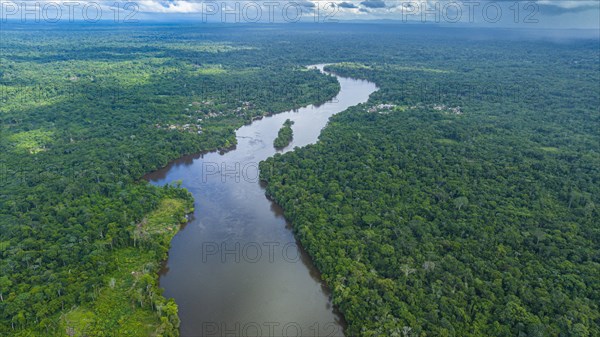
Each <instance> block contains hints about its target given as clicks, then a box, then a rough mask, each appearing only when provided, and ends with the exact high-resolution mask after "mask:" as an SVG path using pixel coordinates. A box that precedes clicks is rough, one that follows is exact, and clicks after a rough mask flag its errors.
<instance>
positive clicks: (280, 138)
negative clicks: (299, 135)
mask: <svg viewBox="0 0 600 337" xmlns="http://www.w3.org/2000/svg"><path fill="white" fill-rule="evenodd" d="M292 125H294V122H293V121H291V120H289V119H286V120H285V122H284V123H283V126H282V127H281V129H279V133H278V134H277V138H275V141H274V142H273V145H274V146H275V148H276V149H283V148H284V147H286V146H288V145H290V143H291V142H292V139H293V138H294V131H292Z"/></svg>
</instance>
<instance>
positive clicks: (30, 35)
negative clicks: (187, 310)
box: [0, 22, 600, 336]
mask: <svg viewBox="0 0 600 337" xmlns="http://www.w3.org/2000/svg"><path fill="white" fill-rule="evenodd" d="M323 62H348V63H344V64H340V65H339V66H336V67H334V68H332V69H333V70H335V71H336V72H339V73H341V74H344V75H349V76H357V77H363V78H369V79H371V80H373V81H375V82H377V84H378V85H379V86H380V87H381V90H380V91H379V92H377V93H376V94H374V95H373V97H372V99H371V101H370V102H369V104H368V105H365V106H361V107H358V108H356V109H351V110H350V111H348V112H346V113H343V114H341V115H340V116H338V117H336V118H334V120H333V121H332V123H331V125H330V127H329V128H327V129H326V131H325V134H324V135H323V137H322V139H321V140H322V141H321V143H319V144H318V145H316V146H311V147H309V148H307V149H303V150H301V151H300V152H298V153H290V154H287V155H285V156H282V157H277V158H276V159H275V160H272V161H269V162H268V163H267V164H266V165H267V166H266V168H265V169H264V170H263V173H264V175H263V178H264V179H266V180H268V181H269V193H270V194H272V195H273V196H274V197H275V198H276V200H277V201H278V202H280V203H281V204H282V205H283V206H284V207H285V209H286V212H287V215H288V217H289V218H290V219H292V221H293V223H294V226H295V228H296V230H297V232H298V235H299V237H300V238H301V240H302V242H303V243H304V244H305V245H306V247H307V249H308V251H309V252H310V254H311V255H312V256H313V258H314V259H315V261H316V263H317V265H318V267H319V268H320V269H321V270H322V271H323V273H324V277H325V280H326V281H327V282H328V283H329V284H330V285H331V287H332V288H333V291H334V299H335V302H336V304H338V305H339V307H340V308H341V309H342V311H343V312H344V314H345V315H346V318H347V320H348V322H349V324H350V326H349V330H348V333H349V334H350V335H377V334H379V335H392V334H393V333H398V332H397V331H403V330H402V329H410V331H411V332H410V333H411V334H412V335H425V334H428V335H443V334H446V335H456V336H460V335H469V334H470V335H478V334H479V335H481V334H488V335H502V334H504V335H507V336H508V335H514V334H517V333H522V334H528V335H531V336H535V335H536V334H538V335H543V334H548V335H560V334H562V335H565V336H586V335H587V336H593V335H597V334H598V325H599V315H598V306H597V303H598V301H599V298H598V290H599V289H598V282H594V280H597V279H599V277H600V275H598V270H599V268H598V251H599V249H598V248H599V247H598V239H599V237H598V236H599V233H598V223H597V218H598V208H597V207H598V206H597V205H598V204H599V201H598V195H599V193H598V192H599V191H598V186H599V181H598V180H599V173H598V167H600V165H599V164H600V163H599V157H598V132H597V127H598V123H599V116H598V106H599V98H598V95H599V93H598V88H597V83H598V80H599V75H598V71H599V68H598V67H599V63H598V54H597V41H589V40H574V41H549V40H547V39H545V38H532V39H529V40H523V41H522V40H519V39H516V38H515V34H513V33H511V32H510V31H508V32H507V31H499V30H498V31H496V30H489V31H481V32H478V33H477V34H476V35H473V34H472V33H471V31H469V30H461V29H446V30H442V29H436V28H428V27H419V28H414V27H406V26H394V25H366V24H365V25H347V24H340V25H308V24H302V25H282V26H278V25H252V26H244V25H231V26H228V25H208V24H206V25H196V26H179V25H158V26H153V25H141V24H140V25H130V26H127V27H123V26H116V27H115V26H111V25H104V24H94V25H79V24H76V23H73V24H64V25H29V26H22V25H17V24H6V23H4V22H3V23H2V27H1V28H0V100H1V102H2V103H1V104H0V187H1V190H0V191H1V192H0V335H63V334H65V323H68V322H67V321H69V320H70V319H75V320H79V321H86V320H90V319H91V318H90V317H94V316H98V315H99V316H105V317H103V318H105V319H104V320H101V323H102V324H100V323H98V324H96V325H93V326H92V327H91V328H93V329H95V330H93V331H94V333H95V335H98V336H101V335H102V334H106V335H110V334H111V333H113V332H114V331H117V330H116V328H118V327H119V323H118V322H119V319H120V318H122V317H125V316H118V315H119V313H121V312H126V311H127V310H128V309H127V308H134V309H135V308H139V309H144V310H145V311H144V312H142V313H140V314H136V313H129V314H131V315H133V316H128V317H137V318H140V319H141V320H142V321H144V322H147V323H148V324H156V325H157V326H158V325H159V324H160V327H158V329H157V330H154V331H155V333H157V332H158V333H162V334H164V335H176V334H177V330H176V326H177V320H176V317H175V316H176V307H175V306H174V305H173V304H172V303H168V302H163V301H162V300H161V299H160V298H159V297H160V294H154V292H155V291H158V290H157V289H156V283H155V279H154V280H151V279H148V278H147V277H141V278H142V279H143V280H142V281H143V282H142V281H140V282H137V281H136V280H130V279H129V278H128V277H126V276H123V275H122V273H123V270H124V268H129V267H130V266H132V265H139V264H141V265H142V266H143V270H144V274H146V273H148V274H149V275H150V274H152V272H155V271H156V269H157V268H158V263H159V261H160V260H161V259H162V258H164V254H165V252H166V250H165V249H166V247H167V246H168V242H165V241H167V238H168V236H164V235H158V236H156V237H154V236H152V238H151V239H149V241H147V242H146V243H144V244H140V242H139V237H138V235H139V234H140V233H139V228H140V227H139V224H140V223H145V222H146V221H148V219H150V220H149V221H150V223H152V220H151V219H153V218H158V219H162V218H165V217H166V216H163V215H162V211H161V209H162V208H164V205H165V203H167V204H168V203H176V204H178V203H179V204H181V203H187V202H189V196H188V195H187V194H186V193H185V192H184V191H181V190H180V189H177V188H166V189H160V188H155V187H152V186H149V185H148V184H147V183H145V182H143V181H141V179H140V178H141V177H142V176H143V175H144V174H145V173H147V172H149V171H151V170H153V169H156V168H158V167H161V166H164V165H165V164H166V163H167V162H168V161H169V160H172V159H175V158H177V157H179V156H181V155H183V154H187V153H194V152H199V151H205V150H213V149H217V148H228V147H231V146H234V145H235V138H234V132H233V131H234V130H235V129H236V128H237V127H239V126H241V125H243V124H244V123H248V122H250V121H251V120H252V118H255V117H256V116H260V115H265V114H268V113H274V112H278V111H284V110H288V109H291V108H294V107H299V106H302V105H306V104H309V103H317V102H322V101H325V100H327V99H329V98H331V97H332V96H333V95H335V93H336V92H337V91H338V90H339V85H338V83H337V82H336V81H335V80H334V79H333V78H332V77H329V76H324V75H322V74H319V73H318V72H317V71H316V70H307V69H305V67H304V66H305V65H308V64H314V63H323ZM550 70H551V71H550ZM303 180H304V181H306V182H308V183H309V184H308V185H302V186H304V187H301V186H300V184H299V182H300V181H303ZM181 205H183V204H181ZM183 208H184V207H183V206H181V207H173V209H176V210H177V212H176V213H174V214H171V215H169V216H168V217H167V218H169V217H171V218H173V219H172V220H176V219H175V218H177V217H178V216H179V217H180V215H181V214H180V213H181V212H183ZM171 218H169V219H171ZM142 228H143V227H142ZM131 255H135V256H139V257H140V258H139V260H135V259H134V260H128V259H124V258H123V257H124V256H131ZM148 261H150V262H148ZM120 276H122V277H120ZM113 279H115V281H114V282H113V281H112V280H113ZM131 282H134V284H136V287H134V288H129V284H130V283H131ZM144 282H145V283H144ZM142 284H144V285H145V286H144V287H142ZM103 289H104V290H103ZM106 289H112V290H114V291H115V292H117V291H119V290H120V289H124V290H123V296H125V297H124V299H123V301H118V300H115V298H114V296H113V297H111V296H110V291H109V292H107V291H105V290H106ZM128 289H129V290H128ZM139 289H141V290H139ZM144 289H146V290H144ZM138 290H139V292H138ZM155 295H156V296H155ZM157 296H158V297H157ZM117 305H123V306H124V307H119V310H116V309H117V307H116V306H117ZM91 308H93V310H92V309H91ZM111 309H113V310H111ZM121 309H122V310H121ZM111 311H112V312H113V313H114V315H112V316H111V315H110V312H111ZM148 312H149V313H150V314H153V315H154V316H155V317H154V318H152V317H151V316H148ZM61 314H62V315H61ZM153 320H155V321H157V322H153ZM120 325H121V326H120V327H121V328H123V326H122V325H123V324H120ZM404 327H407V328H404ZM77 328H79V327H77ZM125 328H127V329H128V328H129V326H126V327H125ZM146 328H147V327H146ZM127 329H125V330H119V331H120V333H121V335H132V336H133V335H143V334H144V333H145V332H146V331H145V330H144V329H142V328H139V329H136V327H135V326H133V327H131V329H132V330H127ZM398 329H400V330H398ZM76 332H77V331H76Z"/></svg>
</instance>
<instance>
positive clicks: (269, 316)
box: [146, 65, 377, 336]
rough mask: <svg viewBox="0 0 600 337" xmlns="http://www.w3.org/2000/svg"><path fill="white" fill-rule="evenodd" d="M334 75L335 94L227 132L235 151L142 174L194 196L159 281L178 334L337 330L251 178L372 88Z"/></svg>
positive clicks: (324, 295)
mask: <svg viewBox="0 0 600 337" xmlns="http://www.w3.org/2000/svg"><path fill="white" fill-rule="evenodd" d="M315 67H317V68H318V69H320V70H321V71H322V72H324V73H326V72H325V71H324V70H323V67H324V65H316V66H315ZM337 79H338V81H339V82H340V85H341V90H340V92H339V93H338V95H337V96H336V97H335V98H334V99H332V100H331V101H329V102H327V103H324V104H322V105H319V106H315V105H310V106H307V107H304V108H300V109H298V110H292V111H287V112H283V113H279V114H276V115H273V116H269V117H265V118H263V119H260V120H256V121H254V122H253V123H252V124H250V125H246V126H243V127H241V128H240V129H238V130H237V131H236V136H237V140H238V144H237V146H236V148H235V149H233V150H231V151H228V152H226V153H219V152H210V153H205V154H198V155H193V156H186V157H183V158H181V159H179V160H177V161H175V162H172V163H171V164H169V165H168V166H167V167H165V168H163V169H161V170H159V171H156V172H154V173H151V174H149V175H147V176H146V178H147V179H148V180H149V181H150V182H151V183H152V184H154V185H164V184H166V183H170V182H173V181H175V180H181V181H182V182H183V183H182V186H183V187H185V188H186V189H188V190H189V191H190V192H191V193H192V194H193V195H194V198H195V203H196V204H195V213H194V215H193V218H192V219H191V220H190V222H189V223H188V224H187V225H186V226H185V227H184V228H182V230H181V231H180V232H179V233H178V234H177V235H176V236H175V237H174V239H173V241H172V242H171V249H170V251H169V259H168V261H167V262H166V266H165V268H164V270H163V273H162V274H161V277H160V284H161V287H163V288H164V289H165V293H164V295H165V297H167V298H174V299H175V301H176V302H177V304H178V306H179V317H180V318H181V335H182V336H343V335H344V333H343V327H344V322H343V319H342V318H341V316H340V315H339V314H338V313H337V312H336V311H335V309H334V308H333V306H332V303H331V297H330V293H329V291H328V289H327V287H326V286H325V285H324V283H323V281H322V280H321V278H320V274H319V272H318V270H317V269H316V268H315V267H314V266H313V264H312V262H311V260H310V257H309V256H307V254H306V253H305V252H304V251H303V250H302V248H301V247H300V246H299V244H298V242H297V241H296V239H295V238H294V235H293V233H292V231H291V228H290V225H289V224H288V223H287V222H286V220H285V219H284V217H283V215H282V210H281V208H280V207H279V206H277V205H276V204H275V203H273V202H272V201H270V200H268V199H267V198H266V197H265V191H264V187H263V186H261V184H260V182H259V181H258V163H259V162H260V161H262V160H264V159H266V158H268V157H270V156H273V155H274V154H275V153H277V152H287V151H290V150H293V148H294V147H296V146H299V147H301V146H305V145H308V144H311V143H314V142H316V141H317V139H318V136H319V134H320V131H321V129H322V128H323V127H324V126H325V125H326V124H327V121H328V119H329V117H331V116H332V115H334V114H336V113H338V112H341V111H343V110H345V109H347V108H348V107H351V106H353V105H356V104H359V103H363V102H366V101H367V100H368V98H369V95H370V94H371V93H373V92H374V91H376V90H377V87H376V86H375V84H373V83H371V82H368V81H363V80H356V79H351V78H344V77H339V76H337ZM286 119H291V120H292V121H294V125H293V126H292V129H293V131H294V139H293V141H292V143H291V144H290V145H289V146H287V147H286V148H284V149H283V150H280V151H277V150H275V148H274V147H273V140H274V139H275V138H276V136H277V132H278V130H279V128H280V127H281V126H282V124H283V122H284V121H285V120H286Z"/></svg>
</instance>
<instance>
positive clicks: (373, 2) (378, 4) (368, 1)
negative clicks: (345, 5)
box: [360, 0, 385, 8]
mask: <svg viewBox="0 0 600 337" xmlns="http://www.w3.org/2000/svg"><path fill="white" fill-rule="evenodd" d="M360 4H361V5H363V6H365V7H367V8H385V2H384V1H383V0H365V1H363V2H361V3H360Z"/></svg>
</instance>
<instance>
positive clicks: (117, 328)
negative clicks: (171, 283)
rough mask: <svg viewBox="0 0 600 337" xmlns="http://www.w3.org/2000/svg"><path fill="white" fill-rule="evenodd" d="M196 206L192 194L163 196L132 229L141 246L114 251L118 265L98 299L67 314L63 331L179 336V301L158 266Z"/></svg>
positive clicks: (96, 292)
mask: <svg viewBox="0 0 600 337" xmlns="http://www.w3.org/2000/svg"><path fill="white" fill-rule="evenodd" d="M191 212H193V200H192V198H191V195H189V197H187V198H177V197H166V198H163V199H162V200H161V202H160V204H159V206H158V208H157V209H156V210H154V211H153V212H151V213H150V214H149V215H148V216H147V217H146V218H145V219H144V220H143V221H142V222H141V223H139V224H137V225H136V226H135V228H133V229H132V232H131V235H132V237H134V238H135V240H136V243H135V246H134V247H125V248H117V249H114V250H113V251H112V253H111V255H110V257H111V260H112V261H111V262H112V263H114V264H116V268H115V269H116V270H115V272H113V273H111V274H110V275H107V276H106V277H105V280H104V281H105V283H104V285H98V286H96V287H94V290H93V293H94V295H93V296H94V299H93V301H92V302H91V303H90V304H88V305H85V306H79V307H75V308H73V309H72V310H71V311H69V312H67V313H65V314H63V315H62V317H61V321H60V324H61V325H62V329H59V331H63V332H65V333H66V335H69V336H105V335H106V336H108V335H111V336H139V337H145V336H164V337H167V336H179V331H178V329H179V317H178V314H177V304H175V301H173V299H166V298H165V297H163V296H162V290H161V289H160V288H159V285H158V270H159V269H160V265H161V263H162V261H164V260H165V259H166V254H167V252H168V249H169V248H170V242H171V240H172V238H173V236H175V234H176V233H177V232H178V231H179V228H180V226H181V225H182V224H185V223H187V220H188V218H187V216H186V215H187V214H189V213H191Z"/></svg>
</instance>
